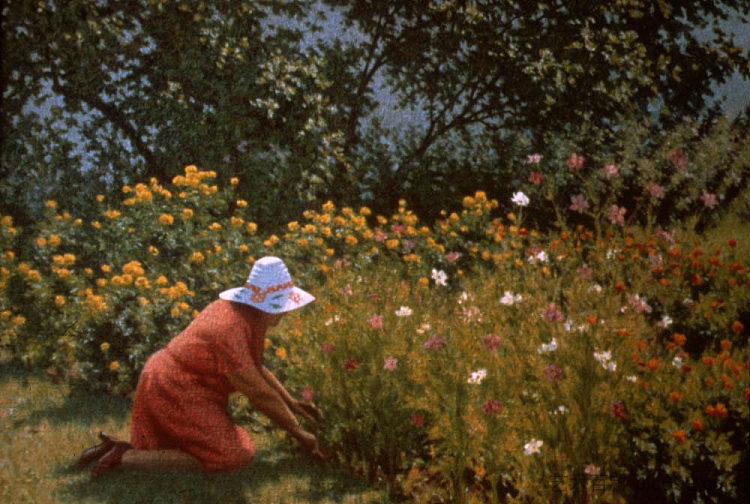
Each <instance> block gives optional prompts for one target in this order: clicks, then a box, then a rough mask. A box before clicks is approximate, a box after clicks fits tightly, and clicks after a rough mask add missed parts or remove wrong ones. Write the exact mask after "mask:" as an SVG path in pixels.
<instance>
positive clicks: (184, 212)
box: [180, 208, 193, 220]
mask: <svg viewBox="0 0 750 504" xmlns="http://www.w3.org/2000/svg"><path fill="white" fill-rule="evenodd" d="M180 215H181V216H182V220H188V219H189V218H190V217H192V216H193V211H192V210H191V209H190V208H185V209H183V210H182V213H181V214H180Z"/></svg>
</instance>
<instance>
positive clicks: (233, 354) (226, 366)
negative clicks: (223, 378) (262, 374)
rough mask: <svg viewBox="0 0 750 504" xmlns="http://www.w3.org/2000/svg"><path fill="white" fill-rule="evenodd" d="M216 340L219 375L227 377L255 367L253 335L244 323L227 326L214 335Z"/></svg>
mask: <svg viewBox="0 0 750 504" xmlns="http://www.w3.org/2000/svg"><path fill="white" fill-rule="evenodd" d="M214 337H215V338H216V340H215V343H216V362H217V370H218V372H219V374H223V375H227V374H229V373H233V372H235V371H237V370H239V369H243V368H246V367H248V366H252V365H254V364H253V363H254V359H255V357H254V353H255V348H254V346H253V347H252V348H251V341H253V335H252V334H251V332H250V330H249V328H248V327H247V326H246V325H245V324H242V323H239V322H237V323H234V324H231V325H227V326H226V327H225V328H224V330H222V331H219V332H217V334H215V335H214Z"/></svg>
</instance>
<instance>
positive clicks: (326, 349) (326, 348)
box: [320, 343, 336, 354]
mask: <svg viewBox="0 0 750 504" xmlns="http://www.w3.org/2000/svg"><path fill="white" fill-rule="evenodd" d="M335 348H336V347H335V346H333V345H332V344H331V343H323V344H321V345H320V351H321V352H323V353H324V354H329V353H331V352H333V350H334V349H335Z"/></svg>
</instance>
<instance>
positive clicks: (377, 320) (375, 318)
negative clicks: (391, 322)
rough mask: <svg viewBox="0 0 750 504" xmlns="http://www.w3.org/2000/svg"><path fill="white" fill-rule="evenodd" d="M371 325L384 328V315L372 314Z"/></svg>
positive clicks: (374, 327)
mask: <svg viewBox="0 0 750 504" xmlns="http://www.w3.org/2000/svg"><path fill="white" fill-rule="evenodd" d="M369 323H370V327H372V328H373V329H382V328H383V317H381V316H380V315H377V314H375V315H372V316H371V317H370V320H369Z"/></svg>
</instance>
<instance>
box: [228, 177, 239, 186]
mask: <svg viewBox="0 0 750 504" xmlns="http://www.w3.org/2000/svg"><path fill="white" fill-rule="evenodd" d="M229 183H230V184H232V185H237V184H239V183H240V179H238V178H237V177H232V178H230V179H229Z"/></svg>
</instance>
